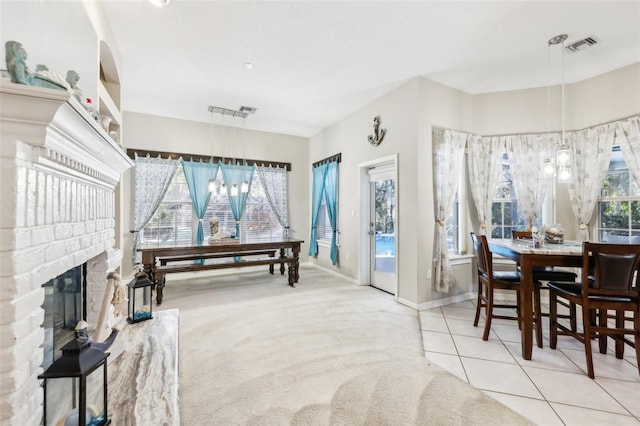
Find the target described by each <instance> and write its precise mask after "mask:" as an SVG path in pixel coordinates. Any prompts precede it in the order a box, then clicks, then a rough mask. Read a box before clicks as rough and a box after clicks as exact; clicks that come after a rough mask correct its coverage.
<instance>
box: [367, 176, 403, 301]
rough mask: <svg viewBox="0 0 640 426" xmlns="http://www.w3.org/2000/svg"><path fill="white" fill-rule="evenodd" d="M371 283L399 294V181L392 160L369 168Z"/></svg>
mask: <svg viewBox="0 0 640 426" xmlns="http://www.w3.org/2000/svg"><path fill="white" fill-rule="evenodd" d="M369 187H370V198H369V199H370V207H369V236H370V245H369V246H370V247H371V254H370V256H371V261H370V262H369V265H370V269H371V270H370V277H371V285H372V286H373V287H376V288H378V289H380V290H383V291H386V292H388V293H391V294H393V295H395V294H396V277H395V275H396V181H395V168H394V165H393V164H389V165H383V166H376V167H375V168H371V169H369Z"/></svg>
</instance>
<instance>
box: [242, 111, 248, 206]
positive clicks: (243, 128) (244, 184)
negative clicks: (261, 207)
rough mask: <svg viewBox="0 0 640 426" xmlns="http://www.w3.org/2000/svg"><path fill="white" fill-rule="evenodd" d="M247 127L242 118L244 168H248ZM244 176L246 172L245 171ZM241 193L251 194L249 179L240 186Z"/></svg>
mask: <svg viewBox="0 0 640 426" xmlns="http://www.w3.org/2000/svg"><path fill="white" fill-rule="evenodd" d="M245 131H246V130H245V127H244V117H242V150H243V151H244V152H243V155H242V156H243V157H244V166H245V167H246V166H247V152H246V149H245V148H246V145H245V143H246V139H245ZM243 174H244V171H243ZM240 192H242V193H243V194H246V193H247V192H249V182H248V181H247V179H246V178H245V179H244V180H243V181H242V183H241V184H240Z"/></svg>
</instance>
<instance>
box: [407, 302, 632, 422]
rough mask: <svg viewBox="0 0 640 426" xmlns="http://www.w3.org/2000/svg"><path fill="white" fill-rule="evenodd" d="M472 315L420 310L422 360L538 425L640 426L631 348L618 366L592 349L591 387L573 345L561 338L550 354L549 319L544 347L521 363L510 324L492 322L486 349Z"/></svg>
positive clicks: (468, 306)
mask: <svg viewBox="0 0 640 426" xmlns="http://www.w3.org/2000/svg"><path fill="white" fill-rule="evenodd" d="M544 309H546V310H547V312H548V308H547V307H545V308H544ZM474 315H475V300H474V301H465V302H460V303H456V304H452V305H447V306H442V307H440V308H434V309H429V310H424V311H420V326H421V329H422V336H423V342H424V343H423V344H424V351H425V352H424V353H425V356H426V357H427V358H428V359H429V360H430V361H431V362H433V363H435V364H437V365H439V366H441V367H443V368H445V369H446V370H448V371H450V372H451V373H453V374H455V375H457V376H458V377H460V378H461V379H462V380H464V381H466V382H467V383H470V384H472V385H473V386H475V387H476V388H478V389H481V390H482V391H484V392H485V393H486V394H487V395H490V396H491V397H493V398H495V399H496V400H498V401H500V402H502V403H503V404H505V405H507V406H508V407H511V408H512V409H513V410H515V411H517V412H519V413H520V414H522V415H523V416H525V417H527V418H528V419H530V420H532V421H533V422H534V423H536V424H539V425H563V424H564V425H580V426H582V425H604V424H606V425H636V426H638V425H640V375H639V374H638V369H637V365H636V360H635V352H634V351H633V350H632V348H631V347H629V346H626V348H625V358H624V359H622V360H620V359H616V357H615V355H613V354H611V353H610V354H606V355H602V354H600V353H599V352H598V349H597V347H595V348H594V360H593V362H594V368H595V374H596V378H595V380H591V379H590V378H589V377H588V376H587V374H586V361H585V356H584V347H583V346H582V344H580V343H579V342H578V341H577V340H575V339H573V338H572V337H568V336H559V337H558V348H557V349H555V350H554V349H551V348H549V340H548V337H549V322H548V318H543V330H544V348H542V349H540V348H538V347H537V346H536V345H535V343H534V347H533V355H532V359H531V360H530V361H526V360H524V359H523V358H522V356H521V355H520V354H521V350H520V332H519V330H518V327H517V324H516V322H515V321H508V320H494V321H493V322H492V325H491V335H490V336H489V340H488V341H486V342H485V341H483V340H482V332H483V327H484V318H482V319H481V320H480V323H479V324H478V327H474V326H473V318H474ZM611 346H612V345H611V344H610V345H609V349H611Z"/></svg>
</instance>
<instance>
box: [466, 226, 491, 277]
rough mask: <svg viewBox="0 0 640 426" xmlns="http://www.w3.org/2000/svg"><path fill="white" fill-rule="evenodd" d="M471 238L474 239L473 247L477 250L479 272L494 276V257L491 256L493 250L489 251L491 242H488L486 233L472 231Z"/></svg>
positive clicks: (483, 274)
mask: <svg viewBox="0 0 640 426" xmlns="http://www.w3.org/2000/svg"><path fill="white" fill-rule="evenodd" d="M471 240H472V241H473V249H474V251H475V252H476V261H477V264H478V274H480V275H482V276H486V277H487V278H489V277H492V276H493V265H492V263H493V262H492V260H493V259H492V257H491V252H490V251H489V243H488V242H487V237H486V235H476V234H475V233H474V232H472V233H471Z"/></svg>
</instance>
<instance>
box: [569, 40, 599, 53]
mask: <svg viewBox="0 0 640 426" xmlns="http://www.w3.org/2000/svg"><path fill="white" fill-rule="evenodd" d="M596 43H598V41H597V40H596V39H595V38H593V37H587V38H583V39H582V40H578V41H574V42H573V43H571V44H570V45H568V46H567V47H566V49H567V50H568V51H569V52H571V53H575V52H578V51H580V50H584V49H586V48H587V47H591V46H593V45H594V44H596Z"/></svg>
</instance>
